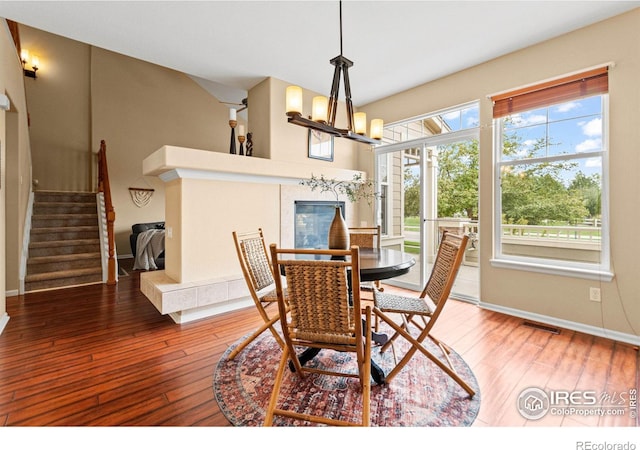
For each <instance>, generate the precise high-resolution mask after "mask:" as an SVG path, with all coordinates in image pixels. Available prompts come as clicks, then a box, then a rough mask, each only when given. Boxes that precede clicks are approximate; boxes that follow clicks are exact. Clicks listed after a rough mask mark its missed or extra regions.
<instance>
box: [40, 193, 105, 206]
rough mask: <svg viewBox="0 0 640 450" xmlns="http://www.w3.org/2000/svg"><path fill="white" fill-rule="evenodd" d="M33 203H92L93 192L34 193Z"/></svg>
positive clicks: (93, 200)
mask: <svg viewBox="0 0 640 450" xmlns="http://www.w3.org/2000/svg"><path fill="white" fill-rule="evenodd" d="M33 200H34V203H35V202H38V203H40V202H86V203H89V202H94V203H95V200H96V193H95V192H64V191H36V192H35V193H34V198H33Z"/></svg>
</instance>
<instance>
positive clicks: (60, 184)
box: [20, 26, 243, 256]
mask: <svg viewBox="0 0 640 450" xmlns="http://www.w3.org/2000/svg"><path fill="white" fill-rule="evenodd" d="M20 31H21V39H22V42H23V47H24V48H28V49H29V50H31V52H32V53H36V54H38V55H39V56H40V60H41V69H40V70H39V71H38V78H37V79H36V80H32V79H25V80H26V85H27V96H28V98H29V112H30V116H31V127H30V133H31V136H32V155H33V172H34V179H37V180H38V185H37V187H36V188H37V189H40V190H84V191H90V190H93V188H94V186H95V180H94V178H95V176H96V175H95V169H94V168H93V167H94V166H93V165H94V164H95V156H93V154H92V153H95V152H97V150H98V148H99V145H100V141H101V140H102V139H104V140H105V141H106V144H107V159H108V162H109V175H110V179H111V189H112V198H113V202H114V208H115V211H116V223H115V233H116V250H117V252H118V254H119V255H120V256H122V255H129V254H131V248H130V245H129V234H130V233H131V225H133V224H135V223H140V222H155V221H161V220H164V185H163V183H162V182H160V181H159V180H158V179H157V178H155V177H146V178H145V177H142V160H143V159H144V158H145V157H146V156H148V155H149V154H151V153H152V152H153V151H155V150H156V149H158V148H159V147H161V146H162V145H165V144H172V145H180V146H184V147H193V148H200V149H206V150H211V151H220V152H227V151H228V146H229V135H230V128H229V125H228V120H229V110H228V107H227V106H225V105H223V104H221V103H219V102H218V101H217V100H216V99H215V98H214V97H212V96H211V95H210V94H209V93H208V92H206V91H205V90H204V89H202V88H201V87H200V86H199V85H198V84H197V83H195V82H194V81H193V80H192V79H191V78H189V77H188V76H186V75H185V74H182V73H179V72H175V71H173V70H170V69H166V68H163V67H160V66H157V65H154V64H150V63H146V62H143V61H140V60H136V59H134V58H129V57H126V56H123V55H120V54H117V53H113V52H109V51H106V50H103V49H100V48H95V47H92V46H89V45H87V44H84V43H80V42H77V41H73V40H70V39H66V38H63V37H60V36H57V35H54V34H50V33H46V32H44V31H40V30H37V29H33V28H30V27H25V26H21V28H20ZM240 123H243V122H242V121H240ZM129 187H147V188H148V187H152V188H154V189H155V192H154V195H153V197H152V199H151V201H150V202H149V203H148V204H147V205H146V206H144V207H142V208H139V207H137V206H136V205H135V204H134V203H133V202H132V201H131V198H130V195H129V189H128V188H129Z"/></svg>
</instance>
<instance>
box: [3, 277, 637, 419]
mask: <svg viewBox="0 0 640 450" xmlns="http://www.w3.org/2000/svg"><path fill="white" fill-rule="evenodd" d="M388 289H391V290H392V289H394V288H391V287H388ZM7 309H8V314H9V316H10V320H9V323H8V324H7V327H6V329H5V330H4V332H3V334H2V335H0V425H4V426H32V425H36V426H62V425H77V426H85V425H90V426H102V425H107V426H111V425H134V426H151V425H171V426H228V425H229V423H228V421H227V420H226V419H225V417H224V416H223V414H222V413H221V412H220V409H219V408H218V405H217V403H216V401H215V398H214V395H213V389H212V376H213V371H214V369H215V366H216V363H217V361H218V359H219V358H220V356H221V355H222V354H223V352H224V351H225V349H226V348H227V347H228V346H229V345H230V344H232V343H233V342H234V341H235V340H237V339H238V338H240V337H241V336H242V335H244V334H245V333H247V332H248V331H252V330H253V329H255V328H256V327H257V325H258V324H259V323H260V318H259V316H258V314H257V312H256V311H255V310H254V309H252V308H248V309H244V310H241V311H235V312H232V313H227V314H224V315H220V316H217V317H213V318H208V319H203V320H199V321H196V322H192V323H189V324H184V325H178V324H175V323H174V322H173V321H172V320H171V319H170V318H169V317H166V316H162V315H160V314H159V313H158V312H157V310H156V309H155V308H154V307H153V305H151V303H150V302H149V301H148V300H147V299H146V298H145V297H144V296H143V295H142V293H141V292H140V290H139V274H138V273H136V272H132V273H130V275H129V276H124V277H121V278H120V281H119V283H118V285H117V286H105V285H92V286H84V287H78V288H70V289H64V290H54V291H46V292H39V293H32V294H27V295H25V296H17V297H9V298H8V299H7ZM434 335H436V336H438V337H439V338H441V339H442V340H444V341H445V342H447V343H448V344H450V345H451V346H452V347H453V348H454V349H455V350H456V351H457V352H458V353H459V354H460V355H462V356H463V357H464V359H465V360H466V361H467V362H468V364H469V365H470V366H471V368H472V369H473V370H474V373H475V375H476V377H477V379H478V382H479V384H480V390H481V395H482V403H481V409H480V413H479V415H478V418H477V419H476V421H475V423H474V426H481V427H482V426H525V425H526V426H540V425H542V426H552V427H567V426H634V425H637V421H636V420H637V419H632V418H631V417H630V414H629V411H627V412H626V413H625V414H624V415H622V416H604V417H597V416H595V417H582V416H576V415H570V416H549V415H548V416H547V417H545V418H544V419H542V420H538V421H528V420H526V419H524V418H523V417H521V416H520V414H519V413H518V411H517V409H516V399H517V397H518V395H519V394H520V392H521V391H522V390H523V389H525V388H527V387H531V386H535V387H540V388H543V389H557V390H567V391H573V390H580V389H582V390H593V391H596V392H598V393H609V394H614V393H618V394H619V393H621V392H624V393H628V392H629V390H630V389H636V390H637V389H638V376H639V375H638V352H637V349H635V348H633V347H632V346H630V345H627V344H622V343H618V342H614V341H611V340H607V339H603V338H597V337H593V336H589V335H584V334H580V333H576V332H572V331H567V330H561V332H560V333H559V334H552V333H550V332H548V331H543V330H540V329H536V328H532V327H529V326H525V325H523V323H522V320H521V319H516V318H513V317H509V316H504V315H501V314H498V313H495V312H491V311H486V310H483V309H480V308H478V307H476V306H474V305H470V304H468V303H463V302H458V301H450V303H449V304H448V305H447V308H446V309H445V312H444V317H443V318H441V319H440V323H439V324H438V325H437V326H436V327H435V331H434Z"/></svg>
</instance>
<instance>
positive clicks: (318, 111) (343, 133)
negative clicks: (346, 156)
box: [286, 1, 384, 145]
mask: <svg viewBox="0 0 640 450" xmlns="http://www.w3.org/2000/svg"><path fill="white" fill-rule="evenodd" d="M329 62H330V63H331V64H332V65H334V66H335V69H334V72H333V83H332V85H331V93H330V97H329V99H327V97H324V96H317V97H314V98H313V105H312V108H311V109H312V115H311V118H310V119H308V118H306V117H303V116H302V88H301V87H299V86H289V87H288V88H287V91H286V110H287V116H289V119H288V122H289V123H293V124H295V125H300V126H303V127H306V128H311V129H313V130H318V131H322V132H324V133H327V134H330V135H332V136H336V137H343V138H346V139H351V140H354V141H358V142H362V143H365V144H371V145H374V144H380V142H381V139H382V128H383V126H384V123H383V121H382V119H374V120H372V121H371V127H370V130H369V131H370V137H368V136H367V118H366V114H365V113H363V112H359V113H356V114H355V115H354V113H353V104H352V103H351V86H350V85H349V72H348V69H349V67H351V66H353V62H352V61H350V60H349V59H347V58H345V57H344V56H342V1H340V54H339V55H338V56H336V57H335V58H333V59H332V60H330V61H329ZM341 75H342V77H343V79H344V95H345V103H346V106H347V121H348V127H347V128H346V129H343V128H336V127H335V121H336V110H337V107H338V91H339V89H340V76H341Z"/></svg>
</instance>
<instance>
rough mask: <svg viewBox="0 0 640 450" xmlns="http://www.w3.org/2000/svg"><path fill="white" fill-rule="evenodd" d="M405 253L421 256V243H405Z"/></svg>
mask: <svg viewBox="0 0 640 450" xmlns="http://www.w3.org/2000/svg"><path fill="white" fill-rule="evenodd" d="M404 251H405V252H407V253H412V254H414V255H418V254H420V242H415V241H404Z"/></svg>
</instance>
